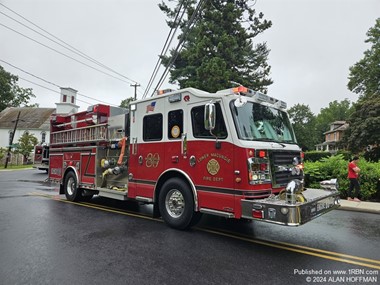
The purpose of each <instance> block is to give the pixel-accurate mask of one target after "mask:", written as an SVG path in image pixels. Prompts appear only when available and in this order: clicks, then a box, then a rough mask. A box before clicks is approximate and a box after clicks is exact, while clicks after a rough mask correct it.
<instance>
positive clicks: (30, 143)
mask: <svg viewBox="0 0 380 285" xmlns="http://www.w3.org/2000/svg"><path fill="white" fill-rule="evenodd" d="M37 143H38V139H37V138H36V137H35V136H34V135H32V134H29V132H24V133H23V135H22V136H21V137H20V138H19V140H18V147H17V149H16V152H17V153H21V154H22V155H23V156H24V162H27V161H28V159H29V156H30V153H31V152H32V150H33V149H34V146H35V145H36V144H37Z"/></svg>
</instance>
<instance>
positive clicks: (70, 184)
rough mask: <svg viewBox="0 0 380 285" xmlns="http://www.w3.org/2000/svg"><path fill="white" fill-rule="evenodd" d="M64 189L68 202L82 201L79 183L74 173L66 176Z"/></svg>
mask: <svg viewBox="0 0 380 285" xmlns="http://www.w3.org/2000/svg"><path fill="white" fill-rule="evenodd" d="M63 189H64V191H65V196H66V199H67V200H69V201H72V202H74V201H79V200H80V197H81V195H80V190H79V189H78V181H77V177H76V175H75V174H74V172H72V171H70V172H68V173H67V174H66V176H65V180H64V182H63Z"/></svg>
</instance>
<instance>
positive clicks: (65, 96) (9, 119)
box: [0, 88, 79, 148]
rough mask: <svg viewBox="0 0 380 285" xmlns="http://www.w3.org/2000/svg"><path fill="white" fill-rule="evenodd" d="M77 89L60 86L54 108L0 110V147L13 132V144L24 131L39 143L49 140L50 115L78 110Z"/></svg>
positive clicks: (5, 145) (5, 143) (3, 145)
mask: <svg viewBox="0 0 380 285" xmlns="http://www.w3.org/2000/svg"><path fill="white" fill-rule="evenodd" d="M76 96H77V91H76V90H74V89H72V88H61V98H60V102H59V103H56V108H32V107H20V108H17V107H9V108H6V109H4V110H3V111H1V112H0V147H3V148H7V147H9V145H10V143H11V142H10V140H11V138H12V134H13V132H14V128H15V124H16V121H17V118H18V115H19V114H20V116H19V119H18V122H17V128H16V131H15V134H14V138H13V144H15V143H17V142H18V140H19V138H20V137H21V136H22V135H23V134H24V133H25V132H29V134H33V135H34V136H35V137H36V138H37V139H38V143H39V144H43V143H46V144H49V142H50V116H51V115H52V114H54V113H57V114H67V113H76V112H78V108H79V106H78V105H76Z"/></svg>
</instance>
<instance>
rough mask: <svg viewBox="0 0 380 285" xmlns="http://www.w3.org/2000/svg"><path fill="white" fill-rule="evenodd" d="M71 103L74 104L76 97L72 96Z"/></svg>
mask: <svg viewBox="0 0 380 285" xmlns="http://www.w3.org/2000/svg"><path fill="white" fill-rule="evenodd" d="M71 103H73V104H74V96H71Z"/></svg>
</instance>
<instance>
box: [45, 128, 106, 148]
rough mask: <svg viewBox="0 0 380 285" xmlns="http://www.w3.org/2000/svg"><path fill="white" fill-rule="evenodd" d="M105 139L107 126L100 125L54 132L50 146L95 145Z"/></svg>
mask: <svg viewBox="0 0 380 285" xmlns="http://www.w3.org/2000/svg"><path fill="white" fill-rule="evenodd" d="M107 139H108V134H107V124H101V125H95V126H86V127H82V128H76V129H69V130H63V131H57V132H54V133H52V134H51V142H50V144H51V145H62V144H78V143H96V142H100V141H105V140H107Z"/></svg>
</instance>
